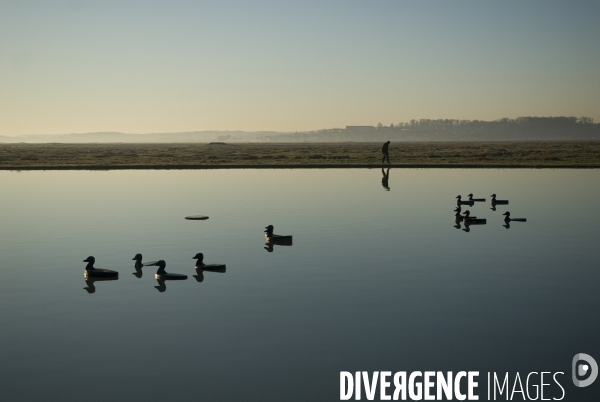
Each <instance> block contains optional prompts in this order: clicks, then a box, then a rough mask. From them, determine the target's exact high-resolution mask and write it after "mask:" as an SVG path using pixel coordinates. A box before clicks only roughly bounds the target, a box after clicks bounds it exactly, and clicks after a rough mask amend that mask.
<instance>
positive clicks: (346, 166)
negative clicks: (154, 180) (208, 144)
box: [0, 163, 600, 171]
mask: <svg viewBox="0 0 600 402" xmlns="http://www.w3.org/2000/svg"><path fill="white" fill-rule="evenodd" d="M218 169H256V170H260V169H600V164H596V165H577V164H574V165H525V164H515V165H494V164H461V163H452V164H390V165H364V164H356V165H350V164H313V165H301V164H291V165H119V166H109V165H107V166H94V165H81V166H78V165H68V166H0V170H6V171H28V170H218Z"/></svg>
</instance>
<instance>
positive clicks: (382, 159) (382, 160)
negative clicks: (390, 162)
mask: <svg viewBox="0 0 600 402" xmlns="http://www.w3.org/2000/svg"><path fill="white" fill-rule="evenodd" d="M384 161H385V154H383V158H381V163H383V162H384Z"/></svg>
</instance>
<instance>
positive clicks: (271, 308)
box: [0, 169, 600, 401]
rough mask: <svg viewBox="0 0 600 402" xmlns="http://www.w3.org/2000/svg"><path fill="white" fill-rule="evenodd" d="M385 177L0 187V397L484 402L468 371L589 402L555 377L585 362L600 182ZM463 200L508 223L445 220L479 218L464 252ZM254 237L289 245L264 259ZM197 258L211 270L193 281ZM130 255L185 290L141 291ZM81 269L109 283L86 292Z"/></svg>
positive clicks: (432, 172) (593, 344)
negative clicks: (436, 385) (453, 379)
mask: <svg viewBox="0 0 600 402" xmlns="http://www.w3.org/2000/svg"><path fill="white" fill-rule="evenodd" d="M381 178H382V174H381V171H380V170H377V169H373V170H222V171H219V170H214V171H110V172H87V171H80V172H70V171H63V172H51V171H48V172H6V171H3V172H0V189H1V190H0V273H1V275H2V280H1V281H0V324H1V326H2V330H1V331H0V393H1V395H2V399H3V400H7V401H8V400H9V401H26V400H34V401H42V400H43V401H49V400H57V401H80V400H90V401H103V400H109V399H111V400H117V401H132V400H144V401H162V400H171V401H196V400H211V401H231V400H257V401H258V400H260V401H283V400H285V401H309V400H312V401H335V400H339V372H340V371H357V370H365V371H374V370H390V371H416V370H442V371H444V370H452V371H455V372H456V371H460V370H479V371H481V372H482V373H481V377H480V381H481V384H480V386H481V387H482V388H481V390H482V391H483V390H485V388H483V387H484V386H485V381H484V380H485V378H484V377H485V372H486V371H497V372H504V371H510V372H512V373H514V372H517V371H520V372H522V373H527V372H530V371H553V372H554V371H563V372H565V375H564V376H563V377H562V378H561V384H562V385H563V386H564V387H565V389H566V392H567V398H566V399H565V400H567V401H574V400H591V399H590V398H591V395H592V394H593V393H594V392H595V393H596V394H597V393H598V389H599V387H600V386H599V385H598V384H594V385H593V386H591V387H588V388H586V389H575V387H574V386H573V385H572V382H571V379H570V376H571V372H570V370H571V366H570V365H571V358H572V357H573V355H574V354H576V353H579V352H585V353H588V354H590V355H592V356H594V357H596V359H597V360H598V361H600V344H599V342H598V338H599V335H600V323H599V321H598V307H600V292H598V286H599V285H600V270H599V264H598V256H599V253H598V249H599V248H598V244H599V240H600V236H599V234H600V231H599V228H600V211H599V210H598V205H599V204H598V200H599V199H600V185H599V183H600V170H436V169H427V170H417V169H414V170H412V169H404V170H392V171H391V172H390V178H389V187H390V189H391V190H390V191H385V189H384V188H383V187H382V183H381ZM470 192H472V193H474V194H475V196H476V197H485V198H487V199H488V200H489V195H490V194H491V193H497V194H498V198H502V199H505V198H508V199H510V205H508V206H499V207H498V210H497V211H492V210H490V205H489V203H478V204H476V205H475V206H474V207H472V208H464V207H463V211H464V210H465V209H470V210H471V212H472V214H473V215H477V216H478V217H480V218H487V220H488V221H487V225H485V226H472V227H471V231H470V232H468V233H467V232H465V231H463V230H461V229H456V228H455V227H454V221H453V214H454V212H453V208H454V206H455V198H454V197H455V196H456V195H457V194H462V195H463V197H464V196H466V194H468V193H470ZM506 210H509V211H510V212H511V214H512V216H513V217H517V218H518V217H524V218H527V222H526V223H519V222H517V223H513V224H512V225H511V227H510V229H506V228H505V227H503V226H502V225H503V223H504V222H503V221H502V215H501V214H502V213H503V212H504V211H506ZM196 214H204V215H208V216H210V219H209V220H207V221H186V220H184V219H183V217H184V216H186V215H196ZM268 224H273V225H275V233H278V234H291V235H293V236H294V240H293V246H291V247H284V246H275V247H274V249H273V252H268V251H267V250H265V249H264V246H265V244H264V235H263V232H262V231H263V228H264V227H265V226H266V225H268ZM197 252H203V253H204V255H205V262H206V263H225V264H227V271H226V272H225V273H215V272H206V273H205V274H204V281H202V282H198V281H197V280H196V279H195V278H194V277H192V275H194V274H195V271H194V269H193V266H194V261H193V260H192V257H193V256H194V254H196V253H197ZM136 253H142V254H143V256H144V260H146V261H149V260H158V259H164V260H166V262H167V271H172V272H178V273H184V274H188V275H190V277H189V279H188V280H187V281H179V282H167V283H166V291H164V292H159V291H158V290H157V289H156V288H155V286H157V281H156V280H155V279H154V272H155V268H154V267H146V268H143V270H144V274H143V277H142V278H137V277H136V276H134V275H132V273H133V272H134V268H133V261H132V260H131V259H132V258H133V256H134V255H135V254H136ZM90 255H93V256H94V257H96V266H97V267H100V268H111V269H115V270H118V271H119V272H120V278H119V280H117V281H111V282H96V283H95V293H92V294H90V293H88V291H86V290H85V289H84V288H85V287H86V283H85V282H84V279H83V269H84V266H85V263H83V262H82V260H83V259H85V258H86V257H88V256H90ZM594 386H595V388H594ZM480 394H481V395H482V397H481V399H482V400H483V399H485V397H484V395H483V392H480ZM555 395H556V394H555ZM559 395H560V394H559ZM363 398H364V395H363Z"/></svg>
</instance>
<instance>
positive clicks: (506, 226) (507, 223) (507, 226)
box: [502, 222, 510, 229]
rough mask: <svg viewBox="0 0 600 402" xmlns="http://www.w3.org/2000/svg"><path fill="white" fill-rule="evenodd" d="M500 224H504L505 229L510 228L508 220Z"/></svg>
mask: <svg viewBox="0 0 600 402" xmlns="http://www.w3.org/2000/svg"><path fill="white" fill-rule="evenodd" d="M502 226H504V227H505V228H507V229H510V222H505V223H504V225H502Z"/></svg>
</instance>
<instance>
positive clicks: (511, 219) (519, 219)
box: [502, 211, 527, 223]
mask: <svg viewBox="0 0 600 402" xmlns="http://www.w3.org/2000/svg"><path fill="white" fill-rule="evenodd" d="M502 215H506V216H505V218H504V222H506V223H508V222H527V219H525V218H511V217H510V212H508V211H506V212H505V213H503V214H502Z"/></svg>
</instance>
